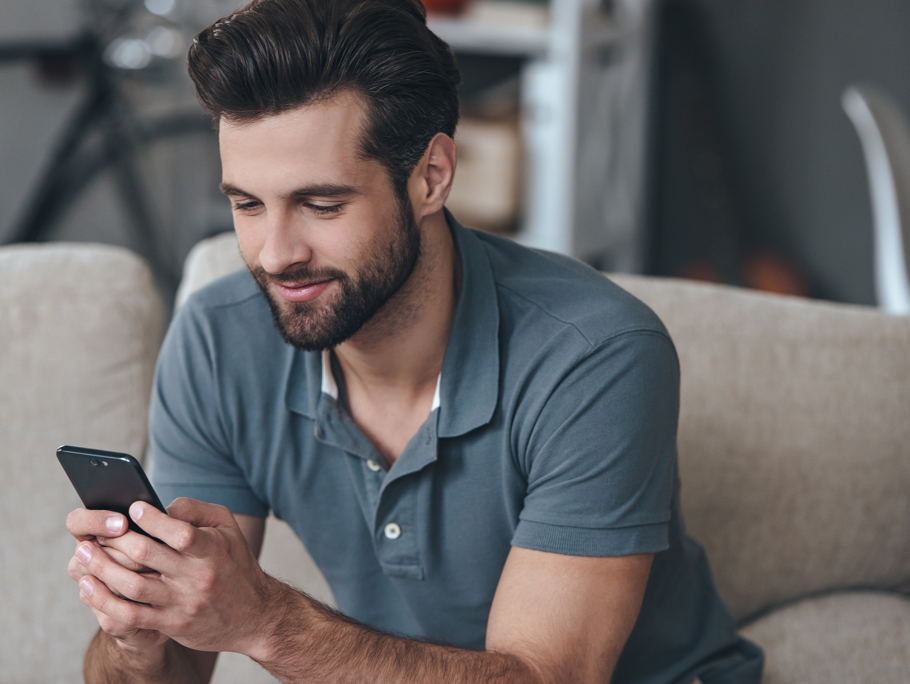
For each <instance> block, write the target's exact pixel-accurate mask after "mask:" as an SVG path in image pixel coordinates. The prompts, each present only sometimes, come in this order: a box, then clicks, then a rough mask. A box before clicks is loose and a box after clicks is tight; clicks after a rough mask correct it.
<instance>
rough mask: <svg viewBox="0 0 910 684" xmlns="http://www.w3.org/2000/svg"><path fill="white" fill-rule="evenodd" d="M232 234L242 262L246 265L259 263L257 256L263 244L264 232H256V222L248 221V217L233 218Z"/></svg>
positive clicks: (237, 216)
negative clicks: (234, 236) (234, 235)
mask: <svg viewBox="0 0 910 684" xmlns="http://www.w3.org/2000/svg"><path fill="white" fill-rule="evenodd" d="M234 232H235V234H236V235H237V244H238V245H239V246H240V255H241V256H242V257H243V260H244V261H245V262H246V263H248V264H257V263H259V254H260V253H261V252H262V248H263V246H264V244H265V232H264V231H260V230H258V226H257V225H256V222H255V221H252V220H250V217H248V216H239V215H235V216H234Z"/></svg>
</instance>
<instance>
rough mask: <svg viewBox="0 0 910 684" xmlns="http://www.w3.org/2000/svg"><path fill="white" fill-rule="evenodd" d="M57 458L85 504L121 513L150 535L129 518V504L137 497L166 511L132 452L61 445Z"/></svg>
mask: <svg viewBox="0 0 910 684" xmlns="http://www.w3.org/2000/svg"><path fill="white" fill-rule="evenodd" d="M57 460H59V461H60V465H62V466H63V470H65V471H66V474H67V476H68V477H69V479H70V482H72V483H73V487H75V489H76V493H77V494H79V498H80V499H82V503H83V505H84V506H85V507H86V508H88V509H91V510H101V511H114V512H115V513H122V514H123V515H124V516H126V519H127V521H129V526H130V529H131V530H133V531H134V532H139V533H140V534H144V535H146V536H151V535H149V534H148V533H147V532H145V531H144V530H143V529H142V528H140V527H139V526H138V525H136V523H134V522H133V521H132V520H131V519H130V515H129V508H130V505H132V503H133V502H134V501H144V502H146V503H148V504H151V505H152V506H154V507H155V508H157V509H158V510H160V511H162V512H163V513H166V512H167V511H166V510H165V508H164V506H163V505H162V503H161V500H160V499H159V498H158V495H157V494H156V493H155V490H154V489H152V485H151V483H149V480H148V478H147V477H146V475H145V472H144V471H143V470H142V466H141V465H140V464H139V461H137V460H136V459H135V458H133V457H132V456H130V455H129V454H121V453H118V452H115V451H102V450H100V449H89V448H86V447H74V446H62V447H60V448H59V449H57Z"/></svg>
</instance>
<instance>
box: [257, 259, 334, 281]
mask: <svg viewBox="0 0 910 684" xmlns="http://www.w3.org/2000/svg"><path fill="white" fill-rule="evenodd" d="M249 269H250V272H251V273H252V274H253V277H254V278H255V279H256V280H258V281H259V282H260V283H267V282H272V283H299V282H314V283H315V282H320V281H323V280H347V279H348V276H347V274H346V273H345V272H344V271H339V270H338V269H335V268H307V267H303V268H297V269H294V270H293V271H284V272H283V273H266V271H265V269H264V268H262V266H260V265H258V264H257V265H256V266H249Z"/></svg>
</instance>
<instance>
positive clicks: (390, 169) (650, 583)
mask: <svg viewBox="0 0 910 684" xmlns="http://www.w3.org/2000/svg"><path fill="white" fill-rule="evenodd" d="M190 71H191V74H192V76H193V78H194V81H195V83H196V87H197V92H198V94H199V98H200V100H201V102H202V104H203V106H204V107H205V108H206V110H207V111H208V112H209V113H210V114H212V116H213V118H214V119H215V121H216V122H217V123H218V126H219V138H220V146H221V154H222V161H223V173H224V179H223V183H222V189H223V191H224V192H225V194H226V195H227V196H228V197H229V198H230V200H231V204H232V206H233V211H234V218H235V227H236V231H237V237H238V240H239V243H240V249H241V252H242V254H243V257H244V259H245V261H246V263H247V265H248V267H249V273H240V274H235V275H232V276H228V277H226V278H223V279H221V280H220V281H217V282H216V283H214V284H212V285H211V286H209V287H207V288H204V289H203V290H202V291H200V292H199V293H197V294H196V295H195V296H194V298H193V299H192V300H191V301H190V302H189V303H188V304H187V305H186V306H185V307H184V308H183V310H182V311H181V312H180V314H179V315H178V317H177V319H176V320H175V322H174V324H173V326H172V327H171V330H170V331H169V333H168V337H167V340H166V341H165V345H164V348H163V350H162V354H161V358H160V361H159V367H158V371H157V375H156V381H155V389H154V395H153V405H152V411H151V420H150V432H151V438H152V447H153V457H154V479H155V484H156V488H157V489H158V491H159V493H160V494H161V495H162V497H163V498H165V499H171V498H174V497H189V498H177V499H176V500H175V501H174V503H172V504H171V506H170V507H169V509H168V512H169V515H167V516H166V515H164V514H162V513H160V512H158V511H156V510H154V509H152V508H151V507H148V506H146V505H143V504H140V503H136V504H134V506H133V508H132V509H131V516H132V517H133V519H134V520H136V521H137V523H138V524H140V525H141V526H142V527H143V528H144V529H145V530H146V531H148V532H149V533H150V534H152V535H153V536H155V537H157V538H158V539H160V540H161V541H162V542H163V544H159V543H157V542H155V541H153V540H151V539H148V538H146V537H142V536H140V535H138V534H136V533H130V532H125V530H126V525H125V521H124V520H123V519H122V517H121V516H117V515H114V514H110V513H106V512H99V511H84V510H79V511H75V512H74V513H73V514H71V516H70V518H69V520H68V526H69V529H70V531H71V532H72V534H73V535H74V536H75V537H76V538H77V539H79V540H80V543H79V545H78V546H77V551H76V554H75V557H74V558H73V560H72V561H71V563H70V574H71V576H72V577H73V578H74V579H76V580H77V581H78V582H79V586H80V589H81V597H82V600H83V602H84V603H85V604H86V605H88V606H89V607H90V608H92V610H93V611H94V612H95V614H96V616H97V617H98V620H99V623H100V626H101V631H99V633H98V635H97V636H96V638H95V640H94V641H93V642H92V645H91V646H90V648H89V651H88V654H87V656H86V663H85V672H86V681H88V682H102V681H107V682H113V681H143V682H159V681H160V682H197V681H203V682H204V681H208V679H209V677H210V675H211V672H212V669H213V667H214V662H215V656H216V653H217V652H218V651H235V652H239V653H244V654H246V655H248V656H250V657H251V658H253V659H255V660H256V661H257V662H258V663H260V664H261V665H262V666H263V667H265V668H266V669H267V670H269V671H270V672H271V673H273V674H274V675H275V676H276V677H278V678H279V679H281V680H283V681H289V682H297V681H326V682H334V681H338V682H342V681H344V682H348V681H354V682H427V681H430V682H435V681H440V682H442V681H445V682H608V681H611V678H612V681H614V682H680V683H687V682H690V681H693V680H695V679H696V678H699V677H700V678H701V679H702V680H703V681H704V682H705V684H713V683H724V684H725V683H732V682H749V683H752V682H758V680H759V677H760V671H761V654H760V652H759V651H758V650H757V649H756V648H755V647H754V646H752V645H751V644H749V643H748V642H745V641H743V640H741V639H739V638H738V637H737V636H736V635H735V632H734V628H733V623H732V620H731V618H730V615H729V613H728V611H727V610H726V609H725V608H724V606H723V605H722V603H721V602H720V600H719V599H718V598H717V595H716V593H715V592H714V589H713V586H712V583H711V579H710V573H709V571H708V568H707V564H706V561H705V557H704V554H703V553H702V551H701V550H700V548H699V547H698V546H697V545H696V544H695V543H694V542H693V541H692V540H691V539H689V538H688V537H686V535H685V533H684V531H683V527H682V521H681V519H680V516H679V503H678V497H679V485H678V482H677V478H676V462H675V430H676V420H677V412H678V366H677V360H676V356H675V353H674V350H673V347H672V343H671V342H670V340H669V337H668V336H667V333H666V331H665V330H664V328H663V327H662V326H661V324H660V322H659V321H658V320H657V319H656V317H655V316H654V315H653V314H652V313H651V312H650V311H649V310H647V308H645V307H644V306H643V305H642V304H640V303H639V302H637V301H636V300H634V299H633V298H632V297H630V296H629V295H627V294H625V293H624V292H622V291H621V290H619V289H618V288H616V287H615V286H614V285H612V284H611V283H610V282H609V281H607V280H606V279H605V278H603V277H602V276H601V275H599V274H598V273H596V272H594V271H593V270H591V269H589V268H587V267H586V266H583V265H581V264H579V263H576V262H574V261H572V260H570V259H567V258H564V257H559V256H556V255H552V254H545V253H538V252H533V251H530V250H526V249H524V248H521V247H518V246H516V245H513V244H511V243H509V242H506V241H504V240H500V239H496V238H493V237H490V236H485V235H481V234H477V233H474V232H473V231H470V230H467V229H465V228H463V227H461V226H460V225H458V224H457V222H456V221H455V220H454V218H452V217H451V216H450V215H448V214H447V213H446V212H445V210H444V203H445V200H446V197H447V195H448V192H449V188H450V187H451V183H452V178H453V175H454V172H455V145H454V143H453V142H452V136H453V135H454V130H455V124H456V123H457V117H458V105H457V92H456V87H457V84H458V80H459V76H458V72H457V70H456V68H455V65H454V59H453V57H452V55H451V52H450V51H449V49H448V48H447V46H446V45H445V44H444V43H442V42H441V41H439V39H438V38H436V37H435V36H434V35H433V34H432V33H430V32H429V31H428V30H427V28H426V24H425V15H424V12H423V9H422V7H421V6H420V5H419V4H418V3H416V2H415V1H412V0H261V1H260V2H254V3H252V4H251V5H248V6H247V7H246V8H243V9H241V10H239V11H237V12H235V13H234V14H232V15H231V16H229V17H228V18H226V19H225V20H223V21H221V22H218V23H216V24H215V25H213V26H212V27H210V28H209V29H206V30H205V31H203V33H202V34H200V36H199V37H198V38H197V41H196V43H195V44H194V46H193V48H192V49H191V51H190ZM273 323H274V325H273ZM203 502H206V503H203ZM218 504H221V505H218ZM269 510H273V511H274V512H275V513H276V515H278V516H279V517H281V518H283V519H284V520H286V521H288V522H289V523H290V524H291V526H292V527H293V528H294V529H295V531H296V532H297V534H298V535H299V536H300V537H301V539H302V540H303V541H304V543H305V544H306V547H307V549H308V550H309V551H310V553H311V554H312V556H313V557H314V559H315V560H316V562H317V563H318V564H319V566H320V568H321V569H322V571H323V572H324V573H325V575H326V578H327V580H328V582H329V584H330V585H331V587H332V590H333V592H334V595H335V597H336V600H337V603H338V606H339V609H340V610H341V611H342V612H341V613H338V612H335V611H332V610H330V609H329V608H327V607H325V606H322V605H320V604H318V603H317V602H315V601H314V600H313V599H311V598H309V597H308V596H306V595H304V594H302V593H300V592H297V591H295V590H294V589H292V588H290V587H288V586H286V585H284V584H282V583H281V582H278V581H277V580H275V579H273V578H270V577H268V576H267V575H265V574H264V573H263V572H262V571H261V570H260V569H259V566H258V564H257V562H256V556H257V555H258V552H259V549H260V546H261V543H262V538H263V533H264V520H265V517H266V515H267V514H268V512H269Z"/></svg>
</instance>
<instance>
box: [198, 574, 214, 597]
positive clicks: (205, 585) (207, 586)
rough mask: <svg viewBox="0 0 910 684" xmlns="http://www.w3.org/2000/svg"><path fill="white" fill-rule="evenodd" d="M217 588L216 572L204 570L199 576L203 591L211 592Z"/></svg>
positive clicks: (200, 586)
mask: <svg viewBox="0 0 910 684" xmlns="http://www.w3.org/2000/svg"><path fill="white" fill-rule="evenodd" d="M214 588H215V573H213V572H203V573H202V574H201V575H200V576H199V589H200V591H201V592H202V593H210V592H211V591H212V590H213V589H214Z"/></svg>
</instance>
